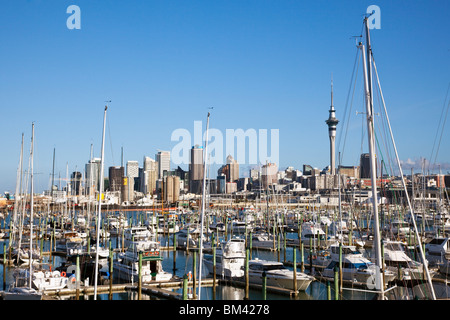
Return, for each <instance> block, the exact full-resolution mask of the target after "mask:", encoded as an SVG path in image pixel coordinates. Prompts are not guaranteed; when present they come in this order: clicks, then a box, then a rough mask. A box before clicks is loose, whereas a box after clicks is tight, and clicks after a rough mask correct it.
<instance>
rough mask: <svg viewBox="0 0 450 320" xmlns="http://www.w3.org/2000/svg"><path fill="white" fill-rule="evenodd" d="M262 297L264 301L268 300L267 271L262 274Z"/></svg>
mask: <svg viewBox="0 0 450 320" xmlns="http://www.w3.org/2000/svg"><path fill="white" fill-rule="evenodd" d="M262 295H263V300H266V298H267V274H266V272H265V271H263V273H262Z"/></svg>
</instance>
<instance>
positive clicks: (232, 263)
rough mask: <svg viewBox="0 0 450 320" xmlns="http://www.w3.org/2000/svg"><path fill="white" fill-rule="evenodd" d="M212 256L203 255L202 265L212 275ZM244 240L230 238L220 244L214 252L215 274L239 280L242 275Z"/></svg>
mask: <svg viewBox="0 0 450 320" xmlns="http://www.w3.org/2000/svg"><path fill="white" fill-rule="evenodd" d="M213 259H214V256H213V255H212V254H208V255H205V256H204V258H203V263H204V264H205V266H206V267H207V268H208V271H209V273H211V274H214V261H213ZM244 264H245V240H244V239H240V238H232V239H230V240H228V241H227V242H222V243H221V245H220V246H219V248H218V249H217V252H216V274H217V275H219V276H222V277H223V278H239V277H242V276H243V275H244Z"/></svg>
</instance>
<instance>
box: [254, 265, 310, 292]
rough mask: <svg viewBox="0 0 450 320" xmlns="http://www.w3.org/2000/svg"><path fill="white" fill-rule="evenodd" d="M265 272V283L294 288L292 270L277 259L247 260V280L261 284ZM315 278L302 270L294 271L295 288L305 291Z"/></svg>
mask: <svg viewBox="0 0 450 320" xmlns="http://www.w3.org/2000/svg"><path fill="white" fill-rule="evenodd" d="M263 273H265V276H266V280H267V285H268V286H273V287H280V288H284V289H289V290H294V272H293V271H291V270H289V269H288V268H286V267H285V266H284V265H283V263H281V262H277V261H268V260H260V259H258V258H256V259H253V260H250V261H249V262H248V277H249V282H250V283H254V284H262V279H263ZM314 280H315V278H314V277H313V276H310V275H307V274H306V273H303V272H297V273H296V282H297V290H298V291H305V290H306V289H307V288H308V287H309V285H310V284H311V282H313V281H314Z"/></svg>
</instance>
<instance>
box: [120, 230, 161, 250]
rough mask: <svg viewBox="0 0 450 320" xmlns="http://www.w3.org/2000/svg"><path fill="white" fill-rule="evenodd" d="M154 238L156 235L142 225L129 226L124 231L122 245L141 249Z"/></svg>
mask: <svg viewBox="0 0 450 320" xmlns="http://www.w3.org/2000/svg"><path fill="white" fill-rule="evenodd" d="M155 240H156V235H155V234H153V233H152V232H151V231H150V230H148V229H147V228H146V227H144V226H134V227H130V228H127V229H125V232H124V246H125V247H133V248H134V250H142V249H143V248H145V247H147V246H148V245H150V244H151V242H152V241H155Z"/></svg>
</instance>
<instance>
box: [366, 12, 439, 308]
mask: <svg viewBox="0 0 450 320" xmlns="http://www.w3.org/2000/svg"><path fill="white" fill-rule="evenodd" d="M364 25H365V34H366V46H365V45H364V44H363V43H362V42H360V43H359V44H358V46H357V47H358V49H360V50H361V55H362V64H363V77H364V95H365V105H366V120H367V131H368V144H369V158H370V180H371V185H372V195H373V198H374V197H376V195H377V194H378V192H377V184H376V183H377V180H376V159H375V134H374V128H375V126H374V112H373V93H372V67H373V70H374V71H375V75H376V80H377V83H378V89H379V91H380V96H381V101H382V104H383V107H384V112H385V115H386V120H387V124H388V128H389V133H390V137H391V140H392V144H393V149H394V152H395V157H396V162H397V165H398V168H399V171H400V176H401V182H402V185H403V188H404V193H405V198H406V200H407V203H408V206H409V209H410V212H411V218H412V223H413V228H414V232H415V234H416V236H417V238H418V248H419V251H420V256H421V257H422V260H423V261H426V260H425V255H424V252H423V250H422V244H421V240H420V237H419V232H418V230H417V224H416V221H415V215H414V211H413V208H412V206H411V202H410V199H409V196H408V192H407V188H406V184H405V179H404V178H403V171H402V167H401V164H400V160H399V157H398V153H397V148H396V145H395V141H394V138H393V134H392V129H391V126H390V123H389V118H388V115H387V111H386V106H385V103H384V97H383V93H382V91H381V86H380V81H379V79H378V73H377V69H376V65H375V61H374V59H373V56H372V47H371V44H370V32H369V23H368V17H365V18H364ZM366 53H367V61H366ZM371 203H372V211H373V212H372V214H373V221H374V224H373V233H374V246H373V247H374V253H375V255H374V257H375V259H374V261H375V265H376V267H377V269H378V271H379V276H377V277H376V281H375V289H376V290H375V292H377V293H378V298H379V299H381V300H384V299H385V298H386V295H385V294H386V292H387V290H390V289H389V288H388V289H386V290H385V289H384V288H385V285H384V283H383V282H384V281H383V277H382V276H381V275H382V270H383V267H384V266H383V259H382V250H381V234H380V223H379V215H378V201H371ZM423 266H424V270H425V273H426V275H427V276H426V279H427V284H428V289H429V293H430V296H431V298H432V299H433V300H435V299H436V296H435V293H434V289H433V285H432V282H431V276H430V273H429V270H428V266H427V263H424V264H423Z"/></svg>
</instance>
